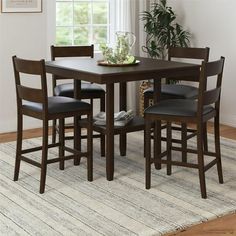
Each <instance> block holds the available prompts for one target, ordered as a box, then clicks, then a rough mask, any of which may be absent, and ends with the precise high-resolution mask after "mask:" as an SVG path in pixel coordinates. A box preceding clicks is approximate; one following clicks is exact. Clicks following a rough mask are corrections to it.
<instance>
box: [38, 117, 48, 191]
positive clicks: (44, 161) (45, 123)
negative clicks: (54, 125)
mask: <svg viewBox="0 0 236 236" xmlns="http://www.w3.org/2000/svg"><path fill="white" fill-rule="evenodd" d="M47 156H48V120H43V145H42V163H41V177H40V190H39V192H40V193H44V190H45V182H46V173H47Z"/></svg>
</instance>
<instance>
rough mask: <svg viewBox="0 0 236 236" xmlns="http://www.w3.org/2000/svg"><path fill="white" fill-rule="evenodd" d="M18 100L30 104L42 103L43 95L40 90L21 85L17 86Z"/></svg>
mask: <svg viewBox="0 0 236 236" xmlns="http://www.w3.org/2000/svg"><path fill="white" fill-rule="evenodd" d="M17 90H18V95H19V98H20V99H22V100H26V101H31V102H38V103H43V102H44V94H43V91H42V90H41V89H35V88H29V87H25V86H22V85H17Z"/></svg>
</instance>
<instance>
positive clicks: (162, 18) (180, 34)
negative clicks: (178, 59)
mask: <svg viewBox="0 0 236 236" xmlns="http://www.w3.org/2000/svg"><path fill="white" fill-rule="evenodd" d="M141 19H142V21H144V30H145V32H146V34H147V37H146V45H145V46H143V47H142V49H143V51H144V52H146V53H147V54H148V55H149V56H150V57H151V58H160V59H165V58H166V56H167V52H168V48H169V47H171V46H172V47H188V46H189V39H190V33H189V32H188V31H187V30H184V29H183V27H182V26H181V25H180V24H179V23H177V22H176V14H175V12H174V11H173V9H172V7H169V6H167V1H166V0H160V1H159V2H158V3H154V4H153V5H152V6H151V10H150V11H144V12H143V13H142V18H141ZM173 82H174V83H176V80H175V81H173ZM151 86H152V81H143V82H142V83H141V84H140V87H139V92H140V114H143V110H144V97H143V92H144V91H145V90H146V89H147V88H148V87H151Z"/></svg>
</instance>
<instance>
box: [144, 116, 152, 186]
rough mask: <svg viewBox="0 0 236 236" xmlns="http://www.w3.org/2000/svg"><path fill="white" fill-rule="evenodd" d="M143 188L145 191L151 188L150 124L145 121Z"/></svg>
mask: <svg viewBox="0 0 236 236" xmlns="http://www.w3.org/2000/svg"><path fill="white" fill-rule="evenodd" d="M144 146H145V169H146V171H145V180H146V183H145V186H146V189H150V188H151V122H150V121H147V120H146V121H145V138H144Z"/></svg>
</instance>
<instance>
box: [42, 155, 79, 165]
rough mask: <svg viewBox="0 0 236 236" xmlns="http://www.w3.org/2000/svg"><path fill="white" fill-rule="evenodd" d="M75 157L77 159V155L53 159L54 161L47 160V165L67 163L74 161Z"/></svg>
mask: <svg viewBox="0 0 236 236" xmlns="http://www.w3.org/2000/svg"><path fill="white" fill-rule="evenodd" d="M75 157H76V156H75V155H69V156H66V157H62V158H53V159H50V160H47V164H52V163H55V162H59V161H67V160H71V159H74V158H75Z"/></svg>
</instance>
